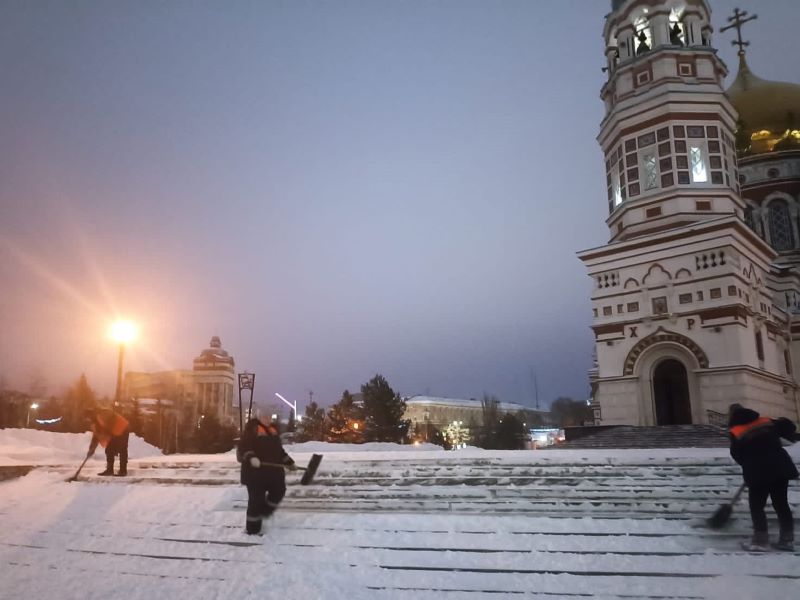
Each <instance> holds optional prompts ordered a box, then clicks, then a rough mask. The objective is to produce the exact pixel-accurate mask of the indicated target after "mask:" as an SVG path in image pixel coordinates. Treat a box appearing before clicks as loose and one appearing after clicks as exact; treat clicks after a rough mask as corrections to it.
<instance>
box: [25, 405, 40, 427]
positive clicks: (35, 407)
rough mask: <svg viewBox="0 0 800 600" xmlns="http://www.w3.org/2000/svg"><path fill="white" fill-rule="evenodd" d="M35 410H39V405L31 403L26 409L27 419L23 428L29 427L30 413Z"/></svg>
mask: <svg viewBox="0 0 800 600" xmlns="http://www.w3.org/2000/svg"><path fill="white" fill-rule="evenodd" d="M37 408H39V405H38V404H37V403H36V402H34V403H32V404H31V405H30V406H29V407H28V418H27V419H26V420H25V427H30V426H31V411H32V410H36V409H37Z"/></svg>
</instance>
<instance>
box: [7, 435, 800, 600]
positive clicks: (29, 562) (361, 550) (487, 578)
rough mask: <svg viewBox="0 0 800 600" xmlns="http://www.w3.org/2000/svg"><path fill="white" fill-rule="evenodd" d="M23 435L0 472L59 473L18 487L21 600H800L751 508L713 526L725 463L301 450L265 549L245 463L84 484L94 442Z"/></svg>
mask: <svg viewBox="0 0 800 600" xmlns="http://www.w3.org/2000/svg"><path fill="white" fill-rule="evenodd" d="M14 431H18V430H11V433H9V432H8V430H6V431H2V430H0V452H2V454H3V455H5V456H0V465H18V464H20V463H22V462H25V461H24V460H22V458H20V457H27V458H28V459H29V461H30V462H29V463H28V464H39V465H42V466H40V467H39V468H36V469H34V470H32V471H31V472H30V473H28V474H27V475H26V476H24V477H20V478H17V479H13V480H9V481H5V482H3V483H0V523H2V529H0V564H2V571H0V598H2V599H4V600H5V599H6V598H9V599H18V598H19V599H26V600H27V599H30V598H40V597H54V598H68V599H71V598H75V599H78V598H98V599H100V598H102V599H103V600H108V599H109V598H126V599H128V598H129V599H132V600H139V599H143V600H144V599H146V600H154V599H155V598H173V597H180V596H185V597H190V598H192V600H201V599H206V598H209V599H210V598H225V599H226V600H235V599H239V598H260V599H261V598H282V599H288V600H291V599H295V598H296V599H312V598H320V599H334V600H335V599H339V598H342V599H345V598H347V599H349V600H361V599H372V598H398V599H399V598H403V599H406V598H414V599H415V600H418V599H433V598H436V599H437V600H438V599H441V598H445V599H451V598H470V599H476V598H548V599H551V600H552V599H554V598H574V597H588V598H725V600H736V599H755V598H762V597H770V598H772V597H780V598H795V597H798V594H797V589H798V586H799V585H800V581H798V579H800V553H795V554H786V553H780V554H779V553H769V554H766V555H755V554H749V553H746V552H742V551H741V550H740V549H739V542H740V541H741V540H742V539H745V538H746V537H747V535H748V534H749V530H750V523H749V518H748V515H747V509H746V498H745V499H744V502H742V503H741V504H740V505H739V506H738V507H737V509H736V510H735V512H734V517H735V518H734V520H733V521H732V522H731V524H730V526H729V527H728V528H726V529H724V530H722V531H712V530H709V529H707V528H705V527H703V526H702V525H703V523H704V519H705V517H707V516H709V515H710V514H711V513H713V511H714V510H715V509H716V508H717V507H718V506H719V505H720V504H722V503H724V502H725V501H726V500H727V499H728V498H729V497H730V495H731V494H732V493H733V491H734V490H735V488H736V486H737V485H738V483H739V482H740V476H739V471H738V468H737V467H736V466H735V465H734V464H733V462H732V461H731V460H730V458H729V457H728V455H727V451H725V450H724V449H723V450H720V449H681V450H636V451H622V450H617V451H610V452H609V451H584V450H581V451H578V450H575V451H568V450H538V451H519V452H495V451H483V450H479V449H467V450H463V451H458V452H445V451H443V450H441V449H437V448H436V447H416V448H415V447H411V446H395V445H371V444H367V445H362V446H343V445H328V444H319V443H307V444H296V445H290V446H287V447H286V448H287V450H288V451H289V452H290V454H292V456H293V457H294V458H295V460H297V461H298V463H300V464H303V463H305V462H307V461H308V460H309V458H310V456H311V454H312V453H314V452H317V453H321V454H324V457H325V458H324V459H323V462H322V464H321V466H320V469H319V472H318V474H317V477H316V479H315V481H314V483H313V484H312V485H309V486H300V485H299V483H298V480H299V475H298V474H290V476H289V478H288V482H289V490H288V493H287V496H286V499H285V500H284V503H283V505H282V506H281V508H280V509H279V511H278V512H277V513H276V515H275V516H274V517H273V518H272V519H271V520H270V521H268V522H267V523H266V526H265V535H264V536H262V537H252V536H247V535H245V534H244V532H243V526H244V506H245V504H246V493H245V490H244V488H243V487H241V486H239V485H238V466H237V465H236V461H235V458H234V457H233V456H232V455H231V454H230V453H228V454H223V455H212V456H198V455H183V456H160V455H158V451H157V450H156V449H152V451H151V452H149V454H150V455H149V456H148V453H145V452H142V453H137V454H135V455H134V456H136V457H137V458H136V459H135V460H133V461H132V463H131V465H130V469H129V470H130V477H128V478H126V479H116V478H114V479H109V478H100V477H97V476H96V472H97V470H99V469H98V468H97V467H98V466H100V464H99V463H98V464H94V465H90V466H88V467H87V468H86V476H85V477H84V476H83V475H82V477H81V479H82V480H81V481H79V482H77V483H66V482H65V479H66V478H67V477H68V476H69V475H70V474H71V473H72V472H74V468H75V464H74V462H75V460H76V459H77V460H78V461H79V460H80V459H81V458H82V456H83V455H84V454H85V450H86V447H87V446H88V439H87V438H85V437H81V436H75V437H74V438H73V437H72V436H68V437H69V439H65V438H58V437H56V438H49V439H45V438H43V437H41V436H39V435H37V432H30V431H28V432H25V434H24V435H21V434H14ZM38 433H41V432H38ZM15 435H16V437H14V436H15ZM49 435H56V434H49ZM790 450H791V453H792V454H793V456H794V458H795V460H796V461H797V460H798V459H800V452H798V450H800V448H796V447H792V448H791V449H790ZM59 457H61V460H59ZM790 500H791V502H792V505H793V507H794V508H795V510H797V505H798V502H800V492H798V486H797V483H796V482H793V483H792V486H791V495H790ZM771 527H772V531H773V534H774V533H775V532H776V523H775V522H774V520H772V521H771Z"/></svg>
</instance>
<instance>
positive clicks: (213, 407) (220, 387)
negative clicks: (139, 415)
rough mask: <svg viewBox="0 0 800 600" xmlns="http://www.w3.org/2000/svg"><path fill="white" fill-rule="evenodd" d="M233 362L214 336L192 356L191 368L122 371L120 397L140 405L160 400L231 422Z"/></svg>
mask: <svg viewBox="0 0 800 600" xmlns="http://www.w3.org/2000/svg"><path fill="white" fill-rule="evenodd" d="M234 366H235V365H234V360H233V357H232V356H231V355H230V354H228V353H227V352H226V351H225V350H223V349H222V343H221V342H220V339H219V337H217V336H214V337H212V338H211V342H210V343H209V347H208V348H206V349H205V350H203V351H202V352H200V356H198V357H197V358H195V359H194V361H193V364H192V369H191V370H173V371H159V372H155V373H141V372H133V371H129V372H127V373H125V380H124V383H123V398H125V399H126V400H127V401H133V400H137V401H138V402H140V405H141V406H143V407H147V406H153V405H155V404H158V403H160V404H161V405H163V406H166V407H169V408H172V409H173V410H180V411H181V412H183V413H184V414H185V413H186V412H188V413H190V415H191V416H192V418H193V419H194V420H196V419H199V418H201V416H202V415H208V414H214V415H216V416H217V418H218V419H219V420H220V421H221V422H223V423H233V422H234V421H237V420H238V418H239V412H238V409H236V410H235V406H234V401H233V398H234V394H233V390H234V385H235V381H236V374H235V372H234ZM237 402H238V400H237ZM237 406H238V405H237Z"/></svg>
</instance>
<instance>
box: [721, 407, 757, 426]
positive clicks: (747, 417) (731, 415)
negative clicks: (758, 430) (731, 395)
mask: <svg viewBox="0 0 800 600" xmlns="http://www.w3.org/2000/svg"><path fill="white" fill-rule="evenodd" d="M758 417H759V414H758V413H757V412H756V411H754V410H751V409H749V408H745V407H744V406H742V405H741V404H731V405H730V407H729V408H728V427H733V426H734V425H744V424H745V423H750V422H752V421H755V420H756V419H757V418H758Z"/></svg>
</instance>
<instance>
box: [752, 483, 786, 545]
mask: <svg viewBox="0 0 800 600" xmlns="http://www.w3.org/2000/svg"><path fill="white" fill-rule="evenodd" d="M788 492H789V480H788V479H781V480H779V481H775V482H773V483H771V484H769V485H763V486H761V485H760V486H750V488H749V500H750V517H751V518H752V519H753V531H756V532H764V533H766V531H767V515H766V513H765V512H764V507H765V506H766V505H767V497H769V498H770V499H771V500H772V508H774V509H775V512H776V513H777V515H778V523H779V524H780V529H781V538H784V539H785V538H789V539H791V538H792V535H793V533H794V521H793V519H792V509H791V508H789V500H788V498H787V495H788Z"/></svg>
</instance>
